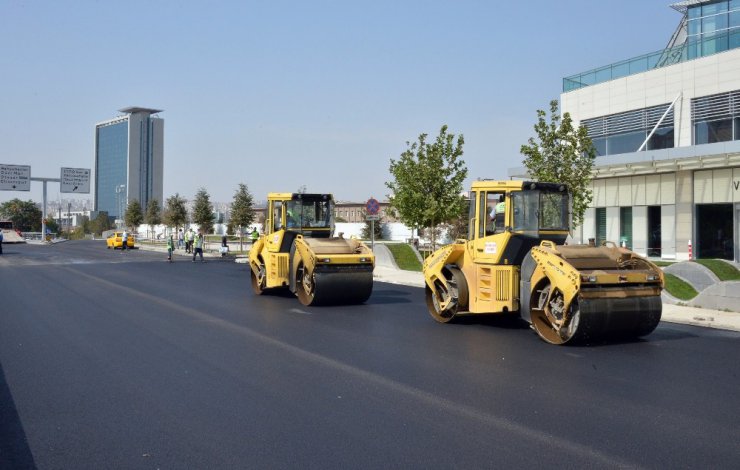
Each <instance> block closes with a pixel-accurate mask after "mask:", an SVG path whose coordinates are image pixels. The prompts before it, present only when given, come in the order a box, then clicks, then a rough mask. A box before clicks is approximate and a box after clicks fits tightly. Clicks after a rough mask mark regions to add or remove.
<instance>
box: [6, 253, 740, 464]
mask: <svg viewBox="0 0 740 470" xmlns="http://www.w3.org/2000/svg"><path fill="white" fill-rule="evenodd" d="M4 248H5V250H4V254H3V255H2V256H0V468H3V469H4V468H13V469H15V468H39V469H99V468H127V469H128V468H133V469H138V468H142V469H150V468H151V469H156V468H317V469H318V468H321V469H328V468H342V469H344V468H404V469H405V468H465V469H468V468H503V467H509V466H512V467H516V468H534V467H538V468H541V467H544V466H557V467H569V468H596V467H598V468H610V467H644V468H736V467H737V463H738V462H740V445H738V442H740V427H738V425H737V418H738V416H740V400H738V399H737V395H738V390H740V377H738V370H739V368H738V366H737V363H736V362H735V361H736V358H737V355H738V352H740V334H738V333H734V332H726V331H719V330H711V329H702V328H697V327H690V326H683V325H676V324H669V323H662V324H661V325H660V326H659V327H658V329H657V330H656V331H655V332H654V333H653V334H652V335H650V336H648V337H647V338H645V339H643V340H640V341H632V342H617V343H614V342H612V343H605V344H597V345H590V346H580V347H557V346H551V345H548V344H545V343H543V342H542V341H541V340H539V339H538V337H537V336H536V335H535V334H534V333H532V332H531V331H530V330H529V329H528V328H527V327H526V326H525V325H523V324H522V323H521V322H519V321H517V320H515V319H507V318H497V319H486V320H480V319H472V320H468V321H464V322H462V323H461V324H452V325H441V324H437V323H435V322H434V321H433V320H432V319H431V317H430V316H429V315H428V314H427V312H426V307H425V303H424V298H423V297H424V293H423V290H422V289H418V288H411V287H403V286H397V285H391V284H382V283H376V284H375V286H374V290H373V295H372V296H371V298H370V300H369V301H368V302H367V304H365V305H358V306H339V307H317V308H306V307H303V306H301V305H300V304H299V303H298V301H297V300H296V299H295V298H293V297H292V296H290V295H285V294H282V295H280V294H278V295H265V296H260V297H258V296H255V295H254V294H253V293H252V291H251V288H250V286H249V272H248V267H247V265H245V264H236V263H233V262H228V261H224V260H221V259H210V260H208V262H207V263H205V264H200V263H191V262H190V261H189V260H187V259H186V258H180V257H177V258H176V260H175V262H174V263H171V264H170V263H167V262H165V259H164V258H165V257H164V256H163V255H162V254H161V253H152V252H145V251H142V250H134V251H132V252H128V253H121V252H120V251H117V250H116V251H112V250H106V249H105V245H104V243H103V242H100V241H78V242H67V243H62V244H57V245H54V246H32V245H5V246H4Z"/></svg>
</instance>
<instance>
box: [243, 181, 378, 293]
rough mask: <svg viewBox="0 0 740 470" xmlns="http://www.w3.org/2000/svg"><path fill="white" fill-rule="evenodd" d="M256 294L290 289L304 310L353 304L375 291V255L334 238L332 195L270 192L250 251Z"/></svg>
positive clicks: (358, 244) (359, 245)
mask: <svg viewBox="0 0 740 470" xmlns="http://www.w3.org/2000/svg"><path fill="white" fill-rule="evenodd" d="M249 264H250V267H251V277H252V289H253V290H254V292H255V293H256V294H258V295H262V294H263V293H265V292H268V291H270V290H277V289H289V290H290V292H293V293H294V294H295V295H296V297H298V300H299V301H300V302H301V303H302V304H303V305H327V304H356V303H362V302H365V301H366V300H367V299H368V298H369V297H370V294H371V293H372V290H373V269H374V267H375V256H374V255H373V252H372V251H371V250H370V249H369V248H368V247H367V245H365V244H364V243H362V242H361V241H360V240H358V239H356V238H344V237H343V236H342V235H341V234H340V235H339V236H337V237H335V236H334V199H333V198H332V195H331V194H302V193H269V194H268V196H267V217H266V220H265V233H264V235H263V236H262V237H260V238H259V239H258V240H257V241H256V242H255V243H254V246H252V249H251V250H250V251H249Z"/></svg>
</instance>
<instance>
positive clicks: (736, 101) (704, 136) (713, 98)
mask: <svg viewBox="0 0 740 470" xmlns="http://www.w3.org/2000/svg"><path fill="white" fill-rule="evenodd" d="M691 120H692V123H693V127H694V145H700V144H712V143H715V142H728V141H730V140H740V90H739V91H732V92H728V93H719V94H716V95H710V96H702V97H700V98H695V99H692V100H691Z"/></svg>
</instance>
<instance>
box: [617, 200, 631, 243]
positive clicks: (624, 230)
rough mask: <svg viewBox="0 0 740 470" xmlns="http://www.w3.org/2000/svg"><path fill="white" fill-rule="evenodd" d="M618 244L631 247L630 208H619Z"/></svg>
mask: <svg viewBox="0 0 740 470" xmlns="http://www.w3.org/2000/svg"><path fill="white" fill-rule="evenodd" d="M619 245H620V246H624V247H626V248H629V249H632V208H631V207H620V208H619Z"/></svg>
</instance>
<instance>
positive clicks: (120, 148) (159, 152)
mask: <svg viewBox="0 0 740 470" xmlns="http://www.w3.org/2000/svg"><path fill="white" fill-rule="evenodd" d="M120 112H122V113H124V114H123V115H121V116H119V117H116V118H113V119H110V120H108V121H104V122H101V123H98V124H97V125H96V126H95V201H94V204H95V210H96V211H99V212H100V211H105V212H107V213H108V216H109V217H111V218H112V219H122V218H123V214H124V213H125V211H126V207H127V206H128V204H129V203H130V202H131V201H132V200H138V201H139V203H140V204H141V206H142V208H143V209H145V208H146V207H147V205H148V204H149V201H151V200H152V199H156V200H157V202H158V203H159V204H160V206H161V205H162V202H163V201H162V197H163V160H164V158H163V157H164V155H163V150H164V146H163V137H164V120H163V119H161V118H158V117H155V116H153V115H154V114H156V113H160V112H162V111H161V110H157V109H149V108H138V107H131V108H124V109H121V110H120Z"/></svg>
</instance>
